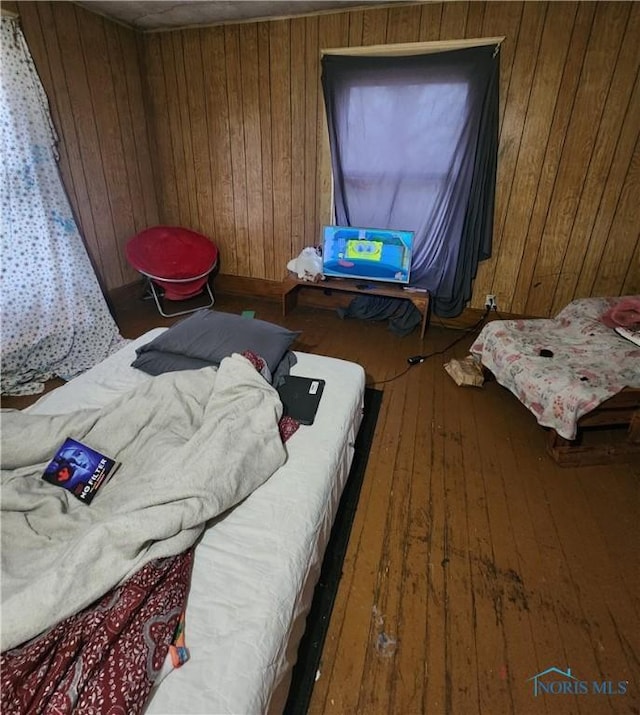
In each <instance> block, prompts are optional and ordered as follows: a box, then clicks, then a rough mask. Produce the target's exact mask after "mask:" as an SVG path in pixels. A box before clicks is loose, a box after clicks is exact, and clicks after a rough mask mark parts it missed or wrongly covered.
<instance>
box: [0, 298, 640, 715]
mask: <svg viewBox="0 0 640 715" xmlns="http://www.w3.org/2000/svg"><path fill="white" fill-rule="evenodd" d="M216 308H218V309H220V310H228V311H231V312H239V311H241V310H246V309H252V310H255V311H256V317H258V318H262V319H264V320H271V321H274V322H278V323H281V324H285V325H287V326H288V327H290V328H292V329H296V330H301V331H302V336H301V339H300V341H299V343H297V344H296V345H295V346H294V347H295V348H296V349H300V350H305V351H308V352H314V353H320V354H326V355H332V356H335V357H340V358H344V359H347V360H353V361H356V362H359V363H361V364H362V365H363V366H364V367H365V369H366V373H367V379H368V382H369V384H370V385H371V386H374V387H378V388H379V389H382V390H383V391H384V399H383V404H382V408H381V413H380V417H379V420H378V425H377V429H376V435H375V439H374V444H373V448H372V451H371V454H370V458H369V465H368V468H367V473H366V476H365V480H364V484H363V487H362V492H361V496H360V502H359V507H358V511H357V514H356V518H355V521H354V524H353V529H352V533H351V539H350V543H349V549H348V552H347V556H346V559H345V563H344V568H343V577H342V580H341V583H340V587H339V591H338V595H337V600H336V603H335V607H334V611H333V615H332V618H331V623H330V627H329V633H328V636H327V640H326V643H325V647H324V651H323V655H322V662H321V666H320V674H319V678H318V680H317V682H316V685H315V689H314V693H313V697H312V701H311V705H310V709H309V712H310V713H311V715H329V714H337V715H351V714H352V713H354V714H355V713H363V714H365V713H366V714H367V715H377V714H380V715H386V714H387V713H397V714H398V715H413V714H414V713H415V714H416V715H417V714H418V713H429V715H431V714H436V715H437V714H439V713H446V714H447V715H474V714H475V713H483V714H484V713H486V714H487V715H497V714H501V715H502V714H506V713H515V714H517V715H520V714H523V715H524V714H526V715H528V714H529V713H531V714H532V715H533V714H535V715H537V714H538V713H548V714H549V715H556V713H558V714H563V713H579V714H583V715H590V714H591V713H595V714H598V713H640V559H639V556H638V554H639V552H640V549H639V547H640V537H639V535H638V534H639V531H638V523H639V521H640V465H638V464H628V465H620V464H619V465H612V466H608V467H581V468H560V467H558V466H556V465H555V463H554V462H553V461H551V459H550V458H549V457H547V455H546V452H545V446H544V440H545V434H544V432H543V430H542V429H541V428H539V427H538V425H537V424H536V422H535V420H534V418H533V417H532V416H531V415H530V414H529V413H528V412H527V411H526V410H525V409H524V408H523V407H522V406H521V405H520V403H519V402H518V401H517V400H516V399H515V398H514V397H513V396H512V395H511V394H510V393H509V392H508V391H506V390H505V389H503V388H501V387H500V386H499V385H498V384H497V383H495V382H490V383H487V384H485V385H484V387H483V388H481V389H480V388H461V387H458V386H456V385H455V383H454V382H453V381H452V380H451V379H450V378H449V376H448V375H447V374H446V373H445V371H444V370H443V364H444V362H446V361H447V360H448V359H449V358H450V357H452V356H457V357H462V356H464V355H465V354H466V353H467V349H468V346H469V344H470V342H471V339H472V338H471V336H469V335H465V336H464V337H463V339H462V340H460V341H459V342H458V343H457V345H455V346H454V347H453V348H452V349H450V350H448V351H447V352H445V354H442V355H434V356H433V357H430V358H429V359H428V360H426V361H425V362H424V363H422V364H420V365H417V366H415V367H412V368H410V369H407V361H406V359H407V357H408V356H410V355H415V354H418V353H428V352H436V351H439V350H442V349H444V348H446V347H447V346H448V345H449V344H450V343H451V342H452V341H454V340H455V339H456V338H459V337H460V336H461V333H460V332H456V331H452V330H449V329H445V328H442V327H439V326H438V325H437V321H435V322H434V324H432V326H431V327H430V328H429V330H428V332H427V337H426V339H425V341H424V343H421V342H420V340H419V338H418V335H417V331H416V332H415V334H412V335H411V336H408V337H405V338H400V337H398V336H395V335H393V334H392V333H390V332H389V331H388V329H387V325H386V324H385V323H369V322H362V321H341V320H340V319H339V318H338V317H337V316H336V314H335V313H333V312H331V311H326V310H317V309H312V308H305V307H299V308H297V309H296V310H294V311H293V312H292V313H291V314H290V315H289V316H287V318H286V319H282V318H281V316H280V312H279V305H277V304H275V303H270V302H266V301H264V302H263V301H258V300H252V299H241V298H237V297H234V298H232V297H224V296H219V297H218V301H217V304H216ZM118 322H119V325H120V328H121V331H122V333H123V335H124V336H125V337H135V336H137V335H140V334H141V333H142V332H144V331H145V330H147V329H149V328H151V327H153V326H156V325H168V324H170V323H171V322H172V321H170V320H165V319H162V318H160V316H158V314H157V312H156V311H155V307H154V306H153V305H152V304H151V303H149V302H142V301H138V300H136V299H132V300H130V301H129V303H128V304H126V305H121V306H119V310H118ZM24 405H25V403H24V402H22V403H21V402H20V401H19V400H18V401H16V400H3V401H2V406H3V407H7V406H24ZM551 667H556V668H558V669H560V670H562V671H567V669H569V668H570V669H571V673H572V676H574V677H575V678H577V681H585V683H586V686H584V687H586V688H588V690H589V692H587V693H577V694H573V693H570V692H567V693H559V694H551V693H548V694H544V693H543V694H538V695H537V696H535V695H534V681H533V680H531V678H533V676H535V675H536V674H537V673H540V672H543V671H545V670H547V669H548V668H551ZM565 680H567V679H565ZM577 681H573V682H577ZM594 681H596V684H597V686H598V688H599V689H600V690H602V689H604V692H600V693H594V692H592V690H593V682H594ZM603 682H605V683H608V682H610V683H611V685H610V686H608V685H606V684H605V685H604V686H602V685H601V683H603ZM619 682H622V683H623V685H622V686H620V689H625V690H626V692H625V693H624V694H619V693H618V691H619V686H618V683H619ZM555 687H556V688H558V687H561V686H555Z"/></svg>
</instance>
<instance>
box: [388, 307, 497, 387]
mask: <svg viewBox="0 0 640 715" xmlns="http://www.w3.org/2000/svg"><path fill="white" fill-rule="evenodd" d="M490 312H491V309H490V308H487V310H485V312H484V313H483V314H482V317H481V318H480V320H478V322H476V323H474V324H473V325H472V326H471V327H470V328H467V329H466V330H465V331H464V332H463V333H462V335H460V336H459V337H457V338H456V339H455V340H454V341H453V342H452V343H449V345H447V346H446V347H444V348H442V350H436V351H435V352H432V353H426V354H425V355H412V356H411V357H409V358H407V362H408V363H409V367H410V368H411V367H413V366H414V365H419V364H420V363H423V362H424V361H425V360H427V359H428V358H430V357H434V356H435V355H443V354H444V353H446V352H447V350H451V348H452V347H453V346H454V345H457V344H458V343H459V342H460V341H461V340H462V339H463V338H466V337H467V336H468V335H469V333H473V332H475V331H476V330H477V329H478V328H479V327H480V326H481V325H482V324H483V323H484V322H485V320H486V319H487V316H488V315H489V313H490ZM404 372H406V370H405V371H404ZM404 372H403V373H400V374H401V375H404ZM398 377H400V375H398Z"/></svg>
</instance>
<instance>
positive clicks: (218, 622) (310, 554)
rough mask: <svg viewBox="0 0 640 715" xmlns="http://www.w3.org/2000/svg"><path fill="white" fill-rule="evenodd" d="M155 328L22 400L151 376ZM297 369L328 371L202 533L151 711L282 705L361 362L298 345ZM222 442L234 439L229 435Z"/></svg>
mask: <svg viewBox="0 0 640 715" xmlns="http://www.w3.org/2000/svg"><path fill="white" fill-rule="evenodd" d="M162 330H164V328H157V329H155V330H153V331H150V332H149V333H147V334H145V335H143V336H142V337H140V338H138V339H137V340H135V341H132V342H131V343H129V344H128V345H127V346H126V347H124V348H123V349H122V350H120V351H119V352H118V353H116V354H115V355H112V356H111V357H109V358H107V359H106V360H104V361H103V362H102V363H100V364H99V365H96V366H95V367H94V368H92V369H91V370H89V371H88V372H86V373H84V374H83V375H80V376H79V377H77V378H75V379H74V380H72V381H71V382H69V383H67V384H65V385H63V386H62V387H60V388H58V389H56V390H54V391H53V392H51V393H48V394H46V395H44V396H43V397H42V398H41V399H40V400H38V402H37V403H35V404H34V405H33V406H32V407H30V408H29V411H33V412H38V413H42V414H55V413H59V412H70V411H73V410H76V409H80V408H88V407H99V406H101V405H103V404H106V403H107V402H109V401H110V400H112V399H114V398H115V397H117V396H118V395H119V394H121V393H122V392H124V391H126V390H128V389H131V388H133V387H135V386H136V385H137V384H140V383H141V382H143V381H145V380H149V379H153V378H151V377H149V376H148V375H146V374H145V373H142V372H140V371H139V370H136V369H134V368H132V367H130V363H131V362H132V360H133V358H134V356H135V349H136V348H137V347H139V346H140V345H143V344H144V343H146V342H149V341H150V340H152V339H153V338H154V337H155V336H156V335H157V334H159V332H161V331H162ZM296 356H297V358H298V363H297V365H295V366H294V368H293V369H292V374H294V375H305V376H308V377H316V378H323V379H324V380H325V381H326V385H325V390H324V394H323V396H322V400H321V402H320V406H319V409H318V413H317V415H316V419H315V422H314V424H313V425H312V426H309V427H305V426H301V427H300V429H299V430H298V431H297V432H296V433H295V434H294V435H293V436H292V437H291V438H290V439H289V441H288V442H287V445H286V446H287V452H288V459H287V462H286V464H285V465H284V466H282V467H281V468H280V469H279V470H278V471H277V472H276V473H275V474H274V475H273V476H272V477H271V478H270V479H269V480H268V481H267V482H266V483H265V484H264V485H263V486H261V487H260V488H259V489H257V490H256V491H255V492H254V493H253V494H252V495H251V496H249V497H248V498H247V499H246V500H245V501H244V502H243V503H242V504H240V505H238V506H237V507H236V508H234V509H233V510H231V511H230V512H228V513H227V514H225V515H223V516H222V517H220V518H218V519H217V520H215V522H213V523H212V524H210V525H209V527H208V528H207V529H206V531H205V532H204V534H203V536H202V538H201V540H200V543H199V544H198V546H197V548H196V551H195V558H194V566H193V577H192V583H191V590H190V593H189V600H188V604H187V613H186V629H185V632H186V642H187V646H188V648H189V651H190V654H191V658H190V660H189V661H188V662H187V663H186V664H185V665H184V666H183V667H182V668H180V669H178V670H175V671H173V672H172V673H170V674H169V675H168V677H167V678H165V680H163V681H162V683H161V684H160V685H159V687H158V688H157V689H156V691H155V692H154V694H153V696H152V698H151V700H150V702H149V704H148V706H147V710H146V712H147V713H150V714H151V713H154V714H156V715H157V714H162V715H169V714H173V713H175V714H178V713H180V714H182V713H185V714H186V713H206V714H207V715H213V714H216V715H217V714H218V713H234V714H236V715H245V714H246V715H248V714H249V713H256V714H258V713H260V714H262V713H278V712H281V711H282V708H283V706H284V703H285V701H286V698H287V693H288V689H289V684H290V678H291V669H292V667H293V665H294V664H295V660H296V652H297V648H298V644H299V641H300V638H301V637H302V634H303V632H304V625H305V618H306V615H307V613H308V610H309V608H310V606H311V600H312V597H313V589H314V587H315V584H316V582H317V579H318V576H319V573H320V566H321V562H322V557H323V555H324V550H325V548H326V545H327V542H328V539H329V534H330V531H331V525H332V524H333V520H334V518H335V514H336V509H337V506H338V502H339V500H340V496H341V494H342V490H343V487H344V484H345V482H346V478H347V475H348V472H349V468H350V466H351V461H352V459H353V445H354V443H355V438H356V435H357V431H358V428H359V426H360V421H361V419H362V405H363V398H364V382H365V374H364V370H363V369H362V367H361V366H360V365H357V364H355V363H350V362H346V361H344V360H338V359H336V358H330V357H324V356H319V355H311V354H308V353H296ZM230 448H232V446H231V445H230Z"/></svg>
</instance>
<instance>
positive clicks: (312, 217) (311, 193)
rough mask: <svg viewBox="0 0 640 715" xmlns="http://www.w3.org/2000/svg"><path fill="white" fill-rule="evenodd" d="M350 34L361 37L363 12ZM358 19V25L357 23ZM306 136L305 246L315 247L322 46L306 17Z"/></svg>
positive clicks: (317, 237) (314, 24) (315, 22)
mask: <svg viewBox="0 0 640 715" xmlns="http://www.w3.org/2000/svg"><path fill="white" fill-rule="evenodd" d="M350 19H351V22H350V23H349V33H350V36H351V33H352V32H354V33H356V37H358V35H357V33H359V37H358V44H359V43H360V41H361V37H362V13H359V14H357V15H356V20H355V21H354V17H353V16H351V17H350ZM358 20H359V22H358ZM304 61H305V83H306V91H305V125H304V126H305V136H304V143H305V146H304V167H305V173H304V204H305V212H304V218H305V227H304V237H305V241H304V242H305V244H306V245H308V246H314V245H316V244H318V243H319V242H320V217H319V215H318V213H317V203H316V197H317V191H316V180H317V174H318V172H317V165H318V155H317V151H316V142H317V136H318V130H317V122H318V115H319V113H320V111H321V110H322V107H323V106H324V105H323V99H322V88H321V86H320V47H319V46H318V18H317V17H307V18H305V58H304Z"/></svg>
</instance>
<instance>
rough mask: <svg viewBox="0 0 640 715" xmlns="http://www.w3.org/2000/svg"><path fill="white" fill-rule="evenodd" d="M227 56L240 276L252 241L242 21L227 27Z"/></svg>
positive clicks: (244, 272)
mask: <svg viewBox="0 0 640 715" xmlns="http://www.w3.org/2000/svg"><path fill="white" fill-rule="evenodd" d="M224 59H225V63H226V67H227V103H228V106H229V139H230V146H231V172H232V177H233V208H234V224H235V233H236V238H235V243H236V246H235V247H236V261H237V263H236V271H237V273H236V274H237V275H239V276H248V275H249V274H250V268H249V264H250V251H251V249H250V245H249V228H248V218H247V156H246V153H245V148H244V131H243V127H244V115H243V106H242V79H241V67H240V63H241V61H242V59H241V53H240V36H239V26H238V25H227V26H226V27H225V28H224Z"/></svg>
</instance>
